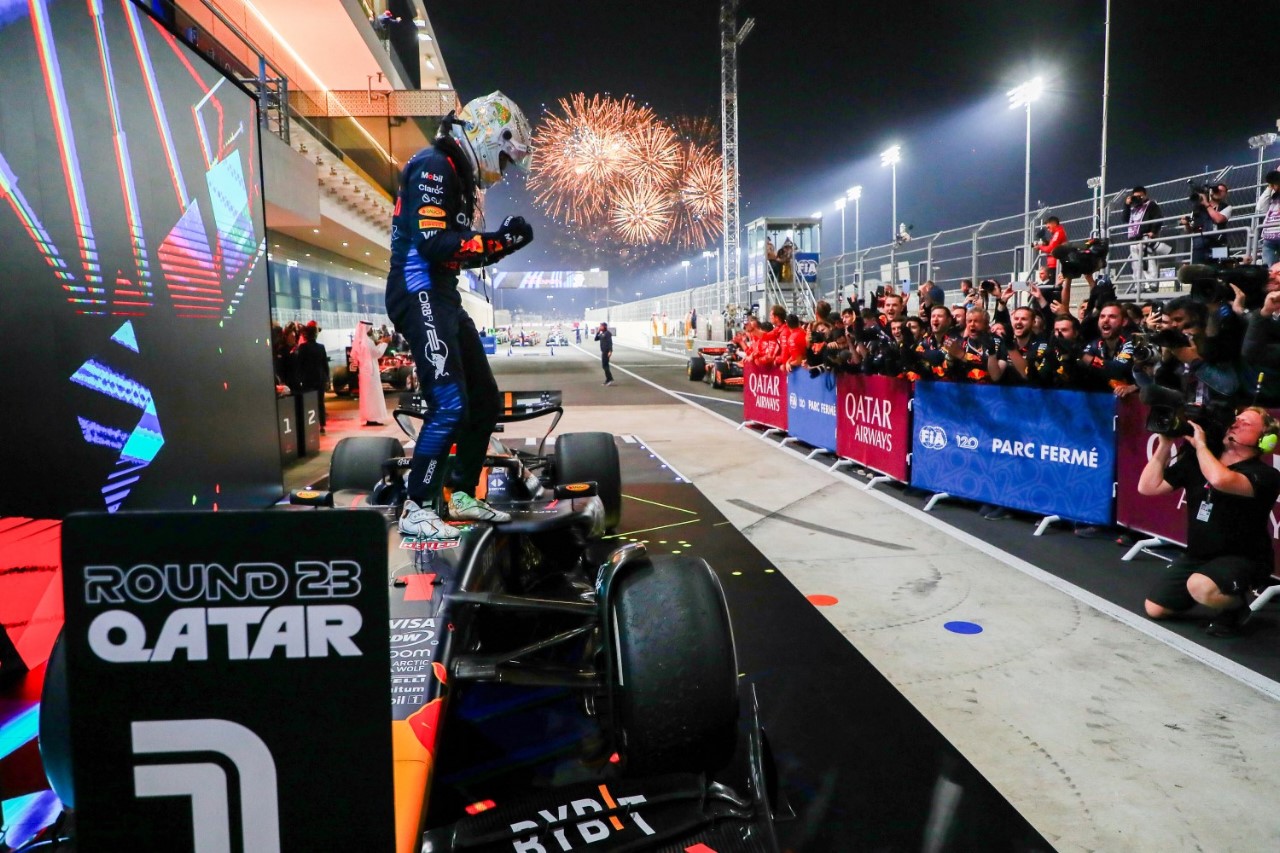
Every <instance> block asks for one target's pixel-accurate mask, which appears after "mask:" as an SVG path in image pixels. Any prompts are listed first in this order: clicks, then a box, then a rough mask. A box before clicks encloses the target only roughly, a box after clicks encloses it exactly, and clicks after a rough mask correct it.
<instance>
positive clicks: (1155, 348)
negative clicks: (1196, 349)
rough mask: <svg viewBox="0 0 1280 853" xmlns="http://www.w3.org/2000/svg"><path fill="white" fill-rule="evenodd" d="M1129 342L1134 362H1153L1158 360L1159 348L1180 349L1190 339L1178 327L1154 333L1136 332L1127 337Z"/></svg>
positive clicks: (1188, 343)
mask: <svg viewBox="0 0 1280 853" xmlns="http://www.w3.org/2000/svg"><path fill="white" fill-rule="evenodd" d="M1129 343H1130V344H1131V346H1132V348H1133V363H1134V364H1153V363H1155V362H1157V361H1159V360H1160V350H1161V348H1163V347H1168V348H1170V349H1181V348H1182V347H1186V346H1190V345H1191V339H1190V338H1188V337H1187V336H1186V335H1184V334H1183V333H1182V331H1181V330H1180V329H1164V330H1163V331H1160V332H1155V333H1154V334H1153V333H1151V332H1138V333H1137V334H1136V335H1134V336H1133V337H1131V338H1129Z"/></svg>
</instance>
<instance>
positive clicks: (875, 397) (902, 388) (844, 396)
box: [836, 373, 911, 483]
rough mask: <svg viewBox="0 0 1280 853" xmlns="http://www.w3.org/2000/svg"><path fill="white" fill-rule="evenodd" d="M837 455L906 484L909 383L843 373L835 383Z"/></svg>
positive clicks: (885, 377)
mask: <svg viewBox="0 0 1280 853" xmlns="http://www.w3.org/2000/svg"><path fill="white" fill-rule="evenodd" d="M836 396H837V411H838V416H837V420H836V454H837V455H839V456H841V457H843V458H845V459H852V460H853V461H855V462H858V463H860V464H862V465H865V466H867V467H868V468H872V469H874V470H876V471H880V472H881V473H884V474H888V475H889V476H890V477H893V478H894V479H895V480H901V481H902V482H904V483H905V482H907V477H908V475H909V470H908V466H907V458H908V456H909V454H910V451H911V411H910V410H911V383H910V382H909V381H907V380H906V379H899V378H897V377H895V376H862V375H859V374H848V373H842V374H841V375H840V378H839V379H838V380H836Z"/></svg>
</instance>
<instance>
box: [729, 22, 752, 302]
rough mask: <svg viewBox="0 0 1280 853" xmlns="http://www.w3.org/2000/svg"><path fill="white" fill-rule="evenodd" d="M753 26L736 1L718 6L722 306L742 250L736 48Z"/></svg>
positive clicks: (736, 269) (736, 270)
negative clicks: (740, 15)
mask: <svg viewBox="0 0 1280 853" xmlns="http://www.w3.org/2000/svg"><path fill="white" fill-rule="evenodd" d="M755 25H756V19H755V18H747V20H746V21H745V22H744V23H743V25H742V27H741V28H739V27H738V0H721V3H720V140H721V153H722V159H723V163H724V181H723V191H722V195H723V198H724V269H725V276H724V279H725V281H724V286H725V288H726V294H725V296H724V297H723V298H722V299H721V306H722V307H723V306H724V305H727V304H728V302H729V299H728V293H727V288H728V287H729V282H730V281H732V282H733V287H734V288H735V290H736V288H737V284H738V276H739V274H740V272H741V269H742V250H741V249H740V247H739V246H738V212H739V210H738V45H740V44H742V42H743V41H745V40H746V38H747V35H748V34H750V32H751V29H752V28H753V27H754V26H755Z"/></svg>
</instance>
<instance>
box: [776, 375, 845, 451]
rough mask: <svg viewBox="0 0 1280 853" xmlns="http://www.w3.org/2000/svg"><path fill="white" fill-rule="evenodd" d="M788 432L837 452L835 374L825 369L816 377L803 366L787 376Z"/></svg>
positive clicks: (805, 441)
mask: <svg viewBox="0 0 1280 853" xmlns="http://www.w3.org/2000/svg"><path fill="white" fill-rule="evenodd" d="M787 433H788V434H790V435H793V436H795V437H796V438H798V439H800V440H801V441H803V442H804V443H805V444H809V445H812V446H813V447H821V448H822V449H823V450H829V451H831V452H832V453H835V451H836V378H835V374H833V373H832V372H831V371H829V370H824V371H823V372H822V373H819V374H818V375H817V376H816V377H813V376H810V375H809V371H808V370H807V369H806V368H803V367H800V368H797V369H795V370H793V371H791V375H790V376H788V377H787Z"/></svg>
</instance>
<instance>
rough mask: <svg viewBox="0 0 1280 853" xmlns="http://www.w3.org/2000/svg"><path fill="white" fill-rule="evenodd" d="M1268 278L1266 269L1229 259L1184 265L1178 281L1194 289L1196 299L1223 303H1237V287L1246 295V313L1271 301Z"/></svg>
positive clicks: (1192, 294) (1192, 293) (1179, 271)
mask: <svg viewBox="0 0 1280 853" xmlns="http://www.w3.org/2000/svg"><path fill="white" fill-rule="evenodd" d="M1267 275H1268V273H1267V268H1266V267H1263V266H1258V265H1256V264H1242V263H1240V262H1239V260H1238V259H1236V258H1226V259H1224V260H1222V261H1219V262H1217V263H1212V264H1184V265H1183V266H1182V268H1181V269H1179V270H1178V281H1179V282H1180V283H1182V284H1185V285H1188V286H1189V287H1190V290H1191V296H1192V297H1193V298H1195V299H1199V300H1200V301H1202V302H1219V303H1221V302H1232V301H1234V300H1235V296H1236V294H1235V291H1234V290H1232V289H1231V285H1233V284H1234V285H1235V286H1236V287H1238V288H1240V290H1241V291H1243V292H1244V307H1245V310H1246V311H1254V310H1257V309H1258V308H1261V307H1262V302H1263V300H1264V299H1266V297H1267V292H1266V291H1267Z"/></svg>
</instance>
